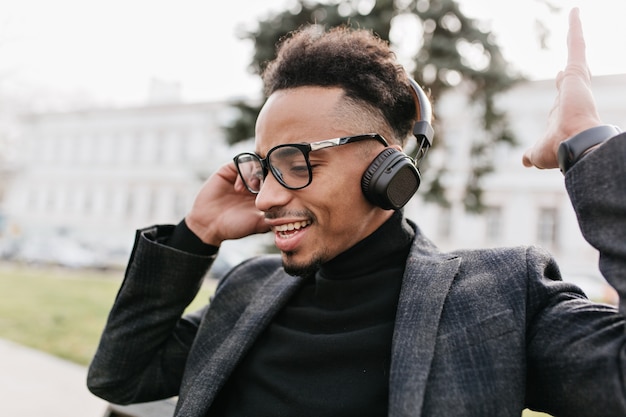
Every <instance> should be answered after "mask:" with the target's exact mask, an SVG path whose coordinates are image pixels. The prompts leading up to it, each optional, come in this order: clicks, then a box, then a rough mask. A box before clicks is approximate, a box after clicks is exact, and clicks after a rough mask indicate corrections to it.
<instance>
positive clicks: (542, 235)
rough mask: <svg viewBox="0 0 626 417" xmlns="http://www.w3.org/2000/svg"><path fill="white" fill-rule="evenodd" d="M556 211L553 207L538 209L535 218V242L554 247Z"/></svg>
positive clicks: (556, 223)
mask: <svg viewBox="0 0 626 417" xmlns="http://www.w3.org/2000/svg"><path fill="white" fill-rule="evenodd" d="M557 232H558V213H557V210H556V209H555V208H553V207H543V208H540V209H539V217H538V219H537V242H538V243H539V244H540V245H544V246H550V247H554V246H556V243H557Z"/></svg>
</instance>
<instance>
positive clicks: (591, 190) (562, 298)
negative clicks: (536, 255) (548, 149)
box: [527, 134, 626, 416]
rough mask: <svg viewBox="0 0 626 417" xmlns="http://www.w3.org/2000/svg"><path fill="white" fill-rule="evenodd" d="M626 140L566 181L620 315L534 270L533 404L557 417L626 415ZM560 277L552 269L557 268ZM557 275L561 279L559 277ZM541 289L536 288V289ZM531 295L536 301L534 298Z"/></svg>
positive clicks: (588, 160)
mask: <svg viewBox="0 0 626 417" xmlns="http://www.w3.org/2000/svg"><path fill="white" fill-rule="evenodd" d="M625 161H626V135H624V134H621V135H618V136H616V137H614V138H612V139H610V140H609V141H607V142H606V143H605V144H604V145H602V146H601V147H599V148H598V149H597V150H595V151H594V152H592V153H591V154H589V155H587V156H585V157H584V158H583V159H582V160H581V161H579V162H578V163H577V164H576V165H574V167H572V168H571V169H570V170H569V171H568V172H567V174H566V177H565V183H566V187H567V191H568V193H569V195H570V199H571V202H572V205H573V207H574V210H575V212H576V215H577V218H578V222H579V225H580V228H581V231H582V233H583V236H584V237H585V239H586V240H587V241H588V242H589V243H590V244H591V245H593V246H594V247H595V248H596V249H597V250H598V251H599V254H600V257H599V259H600V261H599V269H600V271H601V273H602V274H603V276H604V277H605V278H606V280H607V281H608V282H609V283H610V284H611V285H612V286H613V287H614V288H615V289H616V290H617V291H618V294H619V296H620V301H619V307H618V309H616V308H614V307H613V306H608V305H603V304H596V303H591V302H590V301H588V300H587V299H586V298H583V297H582V296H576V294H575V293H573V292H572V291H557V289H558V288H559V287H562V286H563V285H566V283H559V282H553V283H550V282H549V281H547V280H544V279H542V278H541V277H542V276H545V275H546V273H545V270H544V271H542V270H539V268H538V267H536V266H535V267H534V268H535V270H533V265H532V264H531V265H530V266H529V274H530V275H531V276H535V277H538V278H537V279H530V280H529V282H530V285H531V287H533V288H535V289H536V288H538V289H539V290H536V291H535V292H538V291H542V292H544V293H547V292H551V293H550V294H549V296H545V297H535V299H537V300H542V303H543V305H541V306H533V301H532V297H531V302H530V303H529V306H531V307H529V309H531V311H534V312H536V314H535V315H533V317H532V320H531V321H530V323H531V325H530V327H529V328H530V329H531V330H529V335H528V342H527V345H528V347H527V360H528V383H527V384H528V386H527V404H528V406H529V407H531V408H539V409H541V410H543V411H547V412H550V413H551V414H554V415H576V416H598V415H602V416H624V415H626V326H625V320H624V318H625V313H626V188H625V184H626V164H625V163H624V162H625ZM552 269H554V268H552ZM557 274H558V271H557ZM565 279H567V277H565ZM533 283H536V284H533ZM533 288H531V291H530V292H531V293H532V292H533Z"/></svg>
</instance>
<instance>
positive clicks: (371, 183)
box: [361, 148, 421, 210]
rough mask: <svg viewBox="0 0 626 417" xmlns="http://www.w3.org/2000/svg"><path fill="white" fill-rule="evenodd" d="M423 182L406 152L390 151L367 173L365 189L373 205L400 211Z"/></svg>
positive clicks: (363, 188) (363, 182)
mask: <svg viewBox="0 0 626 417" xmlns="http://www.w3.org/2000/svg"><path fill="white" fill-rule="evenodd" d="M420 182H421V178H420V173H419V171H418V170H417V168H416V167H415V165H414V164H413V160H412V159H411V158H410V157H409V156H408V155H406V154H405V153H403V152H400V151H398V150H396V149H393V148H386V149H384V150H383V151H382V152H381V153H379V154H378V156H377V157H376V158H375V159H374V161H373V162H372V163H371V164H370V166H369V167H368V168H367V169H366V170H365V173H364V174H363V177H362V178H361V189H362V190H363V194H365V197H366V198H367V199H368V200H369V201H370V202H371V203H372V204H374V205H376V206H379V207H381V208H383V209H385V210H389V209H394V210H397V209H399V208H401V207H403V206H404V205H405V204H406V203H407V202H408V201H409V200H410V199H411V197H412V196H413V194H415V192H416V191H417V189H418V188H419V185H420Z"/></svg>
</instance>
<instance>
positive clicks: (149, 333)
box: [87, 226, 215, 404]
mask: <svg viewBox="0 0 626 417" xmlns="http://www.w3.org/2000/svg"><path fill="white" fill-rule="evenodd" d="M172 230H173V226H155V227H151V228H148V229H144V230H139V231H138V232H137V234H136V238H135V245H134V248H133V251H132V254H131V257H130V261H129V264H128V267H127V270H126V274H125V277H124V280H123V282H122V285H121V288H120V290H119V292H118V294H117V297H116V299H115V302H114V305H113V307H112V309H111V312H110V314H109V317H108V320H107V323H106V325H105V328H104V331H103V333H102V336H101V339H100V343H99V346H98V349H97V351H96V354H95V356H94V358H93V360H92V362H91V364H90V366H89V370H88V375H87V386H88V388H89V390H90V391H91V392H92V393H94V394H95V395H97V396H99V397H101V398H103V399H106V400H107V401H110V402H113V403H117V404H129V403H136V402H145V401H152V400H157V399H162V398H168V397H172V396H175V395H177V393H178V389H179V386H180V380H181V378H182V373H183V370H184V365H185V361H186V359H187V355H188V352H189V349H190V347H191V344H192V342H193V339H194V336H195V333H196V330H197V327H198V325H199V322H200V318H201V316H202V312H201V311H200V312H197V313H194V314H190V315H186V316H184V317H183V312H184V310H185V308H186V307H187V306H188V305H189V303H190V302H191V301H192V300H193V299H194V297H195V296H196V294H197V293H198V290H199V289H200V286H201V284H202V281H203V279H204V277H205V275H206V273H207V271H208V269H209V267H210V266H211V264H212V262H213V260H214V259H215V255H212V256H198V255H192V254H189V253H186V252H183V251H180V250H177V249H174V248H172V247H169V246H166V245H163V244H161V243H159V242H161V241H163V238H164V237H165V236H167V235H168V234H169V233H171V232H172Z"/></svg>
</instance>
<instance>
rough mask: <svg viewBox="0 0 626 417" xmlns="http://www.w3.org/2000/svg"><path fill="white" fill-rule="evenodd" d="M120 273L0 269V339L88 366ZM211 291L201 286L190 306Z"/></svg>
mask: <svg viewBox="0 0 626 417" xmlns="http://www.w3.org/2000/svg"><path fill="white" fill-rule="evenodd" d="M123 274H124V273H123V271H114V272H98V271H80V270H67V269H61V268H36V267H25V266H19V265H12V264H8V265H7V264H4V265H0V338H3V339H7V340H11V341H13V342H16V343H19V344H22V345H25V346H29V347H32V348H35V349H38V350H41V351H44V352H47V353H50V354H52V355H55V356H58V357H61V358H64V359H68V360H70V361H72V362H75V363H78V364H80V365H87V364H88V363H89V361H90V360H91V357H92V356H93V354H94V352H95V349H96V346H97V344H98V340H99V338H100V333H101V331H102V328H103V327H104V323H105V321H106V318H107V315H108V313H109V310H110V308H111V305H112V304H113V300H114V299H115V295H116V294H117V290H118V288H119V286H120V283H121V280H122V278H123ZM212 291H213V288H212V285H205V286H203V288H202V290H201V291H200V293H199V294H198V297H196V299H195V300H194V302H193V303H192V305H191V306H190V307H189V308H190V309H191V308H197V307H199V306H200V305H202V304H204V303H206V301H207V300H208V297H209V295H210V293H211V292H212Z"/></svg>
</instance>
